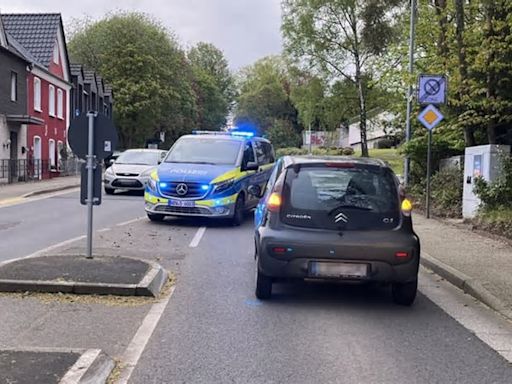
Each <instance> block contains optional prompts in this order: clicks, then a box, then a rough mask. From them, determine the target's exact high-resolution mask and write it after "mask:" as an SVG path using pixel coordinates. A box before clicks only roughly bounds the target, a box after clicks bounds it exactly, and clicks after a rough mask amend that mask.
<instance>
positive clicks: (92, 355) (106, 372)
mask: <svg viewBox="0 0 512 384" xmlns="http://www.w3.org/2000/svg"><path fill="white" fill-rule="evenodd" d="M114 367H115V363H114V360H112V359H111V358H110V357H109V356H108V355H107V354H105V353H104V352H102V351H101V350H100V349H89V350H87V351H85V352H84V353H83V354H82V356H80V358H79V359H78V360H77V361H76V363H75V364H74V365H73V366H72V367H71V368H70V369H69V370H68V372H67V373H66V374H65V375H64V377H63V378H62V379H61V380H60V382H59V384H86V383H98V384H103V383H106V382H107V379H108V377H109V376H110V373H111V372H112V370H113V369H114Z"/></svg>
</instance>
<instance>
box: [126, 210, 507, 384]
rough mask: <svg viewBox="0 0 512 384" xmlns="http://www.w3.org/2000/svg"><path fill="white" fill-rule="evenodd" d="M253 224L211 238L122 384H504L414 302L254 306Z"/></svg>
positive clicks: (285, 298)
mask: <svg viewBox="0 0 512 384" xmlns="http://www.w3.org/2000/svg"><path fill="white" fill-rule="evenodd" d="M253 291H254V261H253V240H252V223H250V220H248V221H247V223H246V224H245V225H244V226H242V227H239V228H233V227H222V226H218V225H215V226H211V227H208V228H207V230H206V233H205V235H204V237H203V238H202V240H201V241H200V242H199V245H198V246H197V248H189V253H188V255H187V256H186V257H185V259H184V261H183V263H182V264H181V268H180V276H179V279H178V283H177V287H176V291H175V293H174V295H173V297H172V298H171V300H170V302H169V305H168V306H167V308H166V310H165V312H164V313H163V316H162V318H161V319H160V322H159V323H158V326H157V328H156V330H155V332H154V333H153V336H152V337H151V339H150V340H149V343H148V345H147V347H146V349H145V351H144V353H143V354H142V357H141V359H140V360H139V363H138V364H137V366H136V368H135V371H134V372H133V374H132V377H131V380H130V383H140V384H150V383H158V384H161V383H372V384H373V383H394V384H396V383H404V384H405V383H407V384H409V383H443V384H446V383H451V384H453V383H465V384H466V383H469V384H471V383H475V384H477V383H478V384H481V383H500V384H503V383H510V382H511V377H512V368H511V366H510V364H509V363H508V362H507V361H506V360H505V359H503V358H502V357H501V356H499V355H498V354H497V353H496V352H495V351H493V350H492V349H491V348H490V347H488V346H487V345H486V344H484V343H483V342H482V341H481V340H479V339H478V338H477V337H476V336H475V335H474V334H473V333H471V332H470V331H468V330H467V329H466V328H464V327H463V326H462V325H461V324H459V323H458V322H457V321H455V320H454V319H453V318H452V317H450V316H449V315H448V314H446V313H445V312H444V311H443V310H442V309H441V308H439V307H438V306H436V305H435V304H434V303H433V302H432V301H430V300H429V299H428V298H427V297H426V296H424V295H422V294H420V295H419V297H418V299H417V301H416V303H415V305H414V306H413V307H412V308H404V307H400V306H396V305H394V304H393V303H392V302H391V298H390V292H389V291H388V290H387V289H383V288H376V287H373V288H372V287H360V286H333V285H323V284H322V285H319V284H303V285H300V286H289V285H278V286H277V287H276V289H275V295H274V296H273V299H272V300H271V301H268V302H260V301H257V300H256V299H255V298H254V295H253Z"/></svg>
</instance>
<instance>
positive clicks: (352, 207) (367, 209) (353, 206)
mask: <svg viewBox="0 0 512 384" xmlns="http://www.w3.org/2000/svg"><path fill="white" fill-rule="evenodd" d="M340 208H350V209H358V210H360V211H373V208H370V207H360V206H357V205H351V204H342V205H338V206H337V207H334V208H333V209H331V210H330V211H329V212H328V213H327V214H328V215H331V214H332V213H334V212H335V211H337V210H338V209H340Z"/></svg>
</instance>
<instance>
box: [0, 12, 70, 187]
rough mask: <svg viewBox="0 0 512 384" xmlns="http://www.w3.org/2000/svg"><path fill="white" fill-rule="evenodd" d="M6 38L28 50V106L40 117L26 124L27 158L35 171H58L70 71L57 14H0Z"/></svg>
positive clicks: (44, 173) (67, 118)
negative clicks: (34, 122) (34, 121)
mask: <svg viewBox="0 0 512 384" xmlns="http://www.w3.org/2000/svg"><path fill="white" fill-rule="evenodd" d="M1 17H2V22H3V25H4V29H5V32H6V34H7V35H8V38H10V39H12V40H14V41H16V43H17V44H19V45H20V46H21V47H23V48H24V50H25V51H26V52H27V55H26V56H28V57H27V59H28V60H29V62H30V64H29V67H28V69H29V73H28V75H27V97H28V100H27V109H28V111H27V112H28V113H29V114H30V115H31V116H34V117H36V118H38V119H41V120H42V121H43V122H44V123H43V124H40V125H28V128H27V141H26V143H27V158H28V159H29V161H30V160H32V161H33V163H34V164H35V167H36V169H35V170H34V171H35V173H36V174H38V175H40V177H51V176H52V174H58V171H59V159H60V155H61V150H62V149H63V148H64V149H65V148H66V142H67V129H68V127H69V121H70V91H71V86H72V85H71V73H70V66H69V59H68V52H67V47H66V39H65V35H64V28H63V25H62V19H61V16H60V14H4V15H1Z"/></svg>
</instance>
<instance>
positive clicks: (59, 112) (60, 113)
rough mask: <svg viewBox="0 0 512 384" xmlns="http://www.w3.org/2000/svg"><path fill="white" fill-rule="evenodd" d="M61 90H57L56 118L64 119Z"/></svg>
mask: <svg viewBox="0 0 512 384" xmlns="http://www.w3.org/2000/svg"><path fill="white" fill-rule="evenodd" d="M62 95H63V93H62V89H57V117H58V118H59V119H63V118H64V97H63V96H62Z"/></svg>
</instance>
